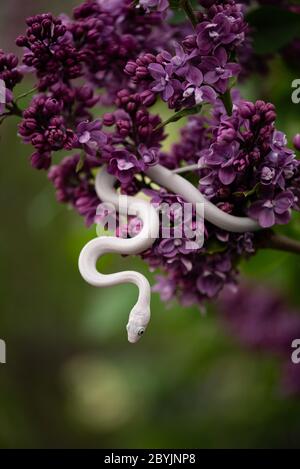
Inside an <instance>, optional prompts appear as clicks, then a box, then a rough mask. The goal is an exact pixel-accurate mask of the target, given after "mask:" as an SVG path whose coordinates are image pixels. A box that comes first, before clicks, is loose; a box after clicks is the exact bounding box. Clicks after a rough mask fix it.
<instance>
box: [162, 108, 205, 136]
mask: <svg viewBox="0 0 300 469" xmlns="http://www.w3.org/2000/svg"><path fill="white" fill-rule="evenodd" d="M201 108H202V105H201V104H198V105H197V106H194V107H190V108H187V109H182V111H178V112H176V113H175V114H174V115H173V116H171V117H169V119H167V120H166V121H164V122H162V123H161V124H159V125H158V126H157V127H156V129H155V130H159V129H161V128H162V127H165V126H166V125H168V124H171V123H172V122H177V121H179V120H180V119H182V117H185V116H190V115H192V114H197V113H198V112H200V111H201Z"/></svg>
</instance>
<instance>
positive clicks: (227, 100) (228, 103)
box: [220, 90, 232, 116]
mask: <svg viewBox="0 0 300 469" xmlns="http://www.w3.org/2000/svg"><path fill="white" fill-rule="evenodd" d="M220 98H221V101H222V102H223V104H224V107H225V109H226V112H227V114H228V115H229V116H231V115H232V100H231V94H230V90H227V91H225V93H224V94H222V95H221V96H220Z"/></svg>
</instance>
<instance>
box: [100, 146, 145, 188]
mask: <svg viewBox="0 0 300 469" xmlns="http://www.w3.org/2000/svg"><path fill="white" fill-rule="evenodd" d="M107 170H108V172H109V173H110V174H113V175H114V176H116V178H118V179H119V181H121V183H123V184H127V183H129V182H131V179H132V178H133V176H134V174H135V173H137V172H139V170H140V165H139V161H138V159H137V158H136V156H135V155H133V154H132V153H129V151H127V150H122V149H120V150H114V151H113V152H112V154H111V158H110V160H109V163H108V167H107Z"/></svg>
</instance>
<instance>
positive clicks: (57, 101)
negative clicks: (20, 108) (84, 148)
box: [19, 83, 98, 169]
mask: <svg viewBox="0 0 300 469" xmlns="http://www.w3.org/2000/svg"><path fill="white" fill-rule="evenodd" d="M97 101H98V98H97V97H96V96H95V95H94V91H93V89H92V88H91V87H90V86H89V85H84V86H82V87H68V86H67V85H65V84H63V83H57V84H55V85H53V86H52V87H51V91H50V92H47V93H41V94H38V95H36V96H35V97H34V98H33V100H32V102H31V104H30V106H29V107H28V108H27V109H26V110H25V111H24V113H23V120H22V122H21V123H20V125H19V134H20V136H21V137H22V139H23V141H24V143H30V144H32V145H33V147H34V148H35V152H34V153H33V154H32V156H31V164H32V166H33V167H34V168H37V169H48V168H49V166H50V165H51V155H52V152H57V151H59V150H72V149H73V148H76V147H77V143H78V137H77V134H76V125H77V123H79V122H81V121H82V119H91V114H90V113H89V110H88V109H89V108H91V107H93V106H94V105H95V103H97Z"/></svg>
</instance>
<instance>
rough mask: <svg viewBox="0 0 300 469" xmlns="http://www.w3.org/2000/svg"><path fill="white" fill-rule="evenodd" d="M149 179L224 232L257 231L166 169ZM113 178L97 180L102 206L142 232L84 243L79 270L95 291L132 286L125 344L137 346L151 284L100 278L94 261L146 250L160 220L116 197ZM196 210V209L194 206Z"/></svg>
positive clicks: (126, 274) (127, 274) (129, 277)
mask: <svg viewBox="0 0 300 469" xmlns="http://www.w3.org/2000/svg"><path fill="white" fill-rule="evenodd" d="M146 174H147V175H148V176H149V177H150V179H151V180H152V181H153V182H155V183H157V184H158V185H160V186H162V187H165V188H166V189H168V190H170V191H171V192H173V193H175V194H179V195H181V196H182V198H183V199H184V200H185V201H186V202H190V203H193V204H197V203H202V204H204V218H205V219H206V220H207V221H209V222H211V223H212V224H214V225H215V226H217V227H219V228H221V229H224V230H226V231H231V232H236V233H243V232H246V231H256V230H258V229H259V225H258V224H257V223H256V222H255V221H254V220H251V219H250V218H247V217H235V216H233V215H229V214H228V213H225V212H223V211H222V210H220V209H219V208H218V207H216V206H215V205H214V204H212V203H211V202H210V201H208V200H207V199H206V198H205V197H204V196H203V195H202V194H201V193H200V192H199V190H198V189H197V188H196V187H194V186H193V185H192V184H191V183H190V182H189V181H187V180H186V179H184V178H183V177H182V176H179V175H178V174H175V173H172V171H170V170H168V169H167V168H165V167H163V166H160V165H156V166H153V167H151V168H149V169H148V170H147V173H146ZM115 182H116V178H115V177H114V176H112V175H110V174H108V173H107V171H106V169H105V168H104V169H103V170H102V171H99V172H98V174H97V176H96V181H95V188H96V192H97V194H98V196H99V199H100V200H101V201H102V202H106V203H110V204H112V205H113V206H114V207H115V209H116V210H117V211H119V213H120V214H124V215H128V214H129V215H134V216H137V217H139V218H140V219H141V220H142V222H143V228H142V230H141V231H140V233H139V234H138V235H137V236H135V237H134V238H128V239H123V238H118V237H107V236H100V237H98V238H95V239H93V240H91V241H90V242H88V243H87V245H86V246H85V247H84V248H83V249H82V251H81V253H80V256H79V270H80V273H81V275H82V277H83V278H84V279H85V280H86V281H87V282H88V283H89V284H91V285H93V286H96V287H107V286H112V285H117V284H121V283H133V284H135V285H136V286H137V287H138V290H139V296H138V300H137V302H136V304H135V305H134V307H133V308H132V310H131V312H130V314H129V320H128V324H127V326H126V328H127V335H128V340H129V342H131V343H135V342H137V341H138V340H139V339H140V337H141V336H142V335H143V333H144V331H145V329H146V327H147V325H148V323H149V321H150V297H151V289H150V284H149V282H148V280H147V279H146V277H145V276H144V275H142V274H140V273H138V272H135V271H129V270H128V271H123V272H117V273H113V274H102V273H101V272H99V271H98V269H97V267H96V263H97V260H98V259H99V258H100V257H101V256H102V255H104V254H105V253H108V252H112V253H119V254H129V255H134V254H139V253H141V252H143V251H145V250H147V249H149V248H150V247H151V246H152V245H153V243H154V241H155V240H156V238H157V237H158V236H159V216H158V213H157V211H156V210H155V208H154V207H153V206H152V205H151V204H150V203H149V202H147V201H145V200H142V199H139V198H138V197H130V196H124V195H119V194H118V193H117V192H116V190H115V189H114V184H115ZM196 210H197V205H196Z"/></svg>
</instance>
